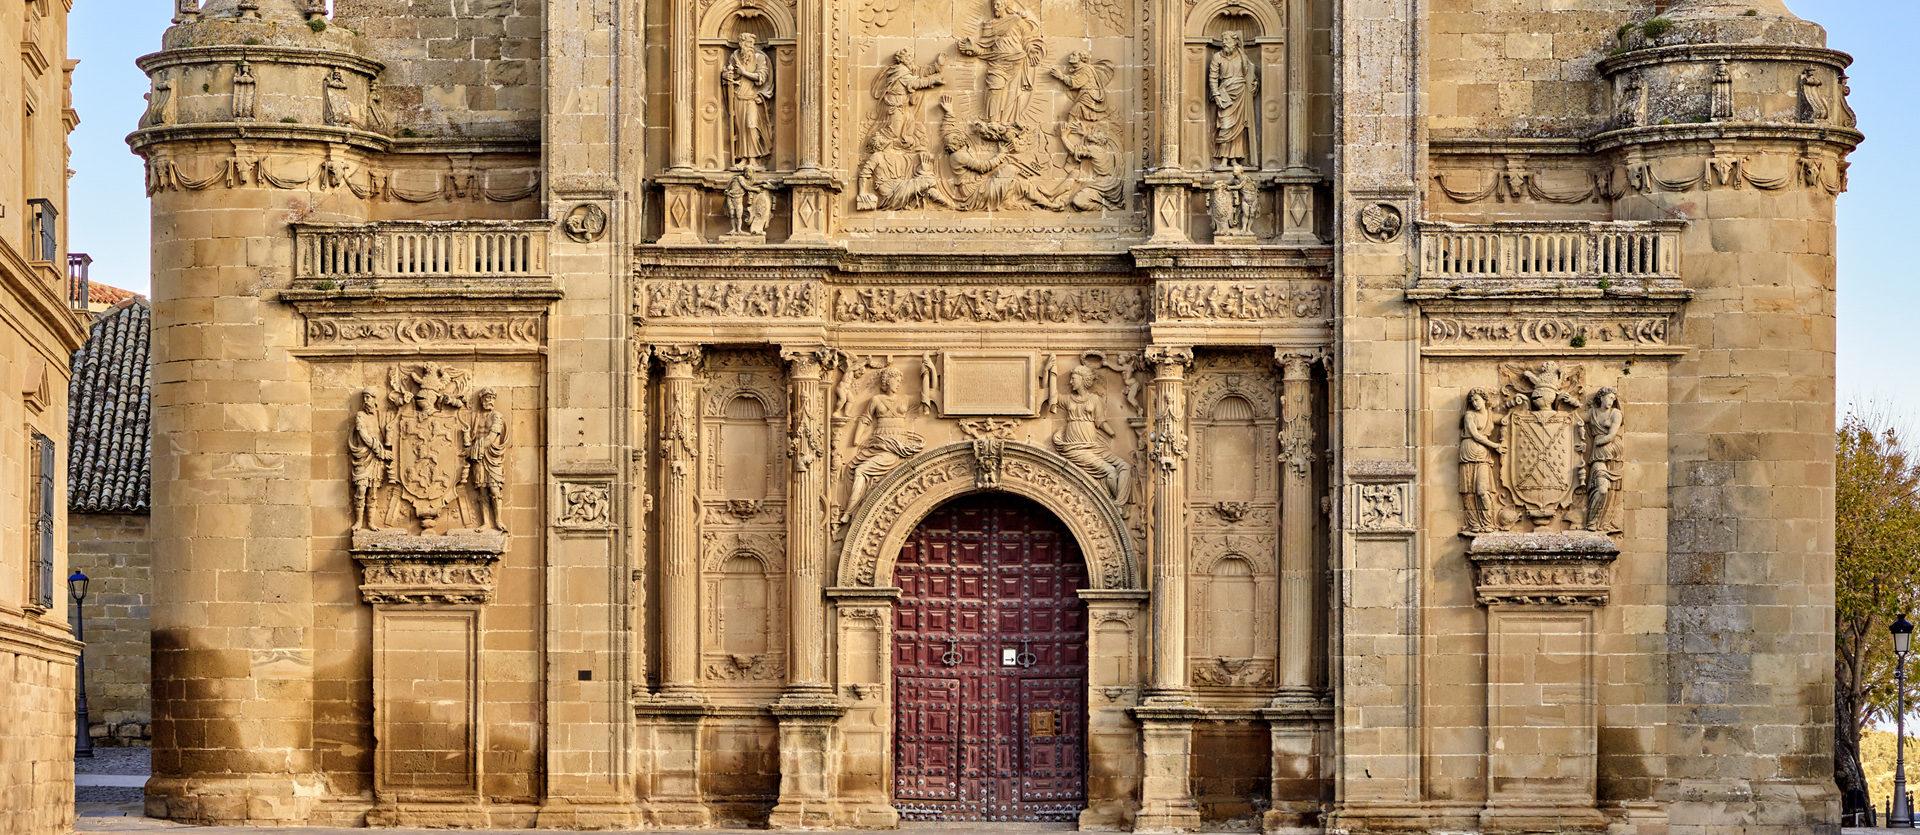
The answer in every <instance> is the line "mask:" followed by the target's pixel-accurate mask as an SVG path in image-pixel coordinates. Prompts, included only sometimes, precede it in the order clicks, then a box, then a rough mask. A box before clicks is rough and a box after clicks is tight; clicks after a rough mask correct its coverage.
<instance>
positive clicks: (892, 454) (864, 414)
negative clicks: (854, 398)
mask: <svg viewBox="0 0 1920 835" xmlns="http://www.w3.org/2000/svg"><path fill="white" fill-rule="evenodd" d="M900 383H901V375H900V369H897V368H883V369H881V370H880V378H879V380H878V385H879V388H880V391H879V393H877V394H875V395H874V396H873V397H872V398H871V399H869V400H868V401H867V405H866V407H865V408H863V409H861V410H860V416H859V417H858V418H857V419H856V423H855V426H854V430H853V431H854V434H855V435H856V436H858V434H859V433H860V427H861V426H870V427H871V429H870V430H869V431H868V432H867V437H866V440H864V441H862V442H861V443H860V452H859V453H857V454H855V455H854V456H853V461H852V467H853V489H852V490H851V491H850V492H849V493H848V494H847V510H848V514H849V515H850V514H851V513H852V510H853V508H856V507H859V506H860V499H862V498H864V497H865V496H866V494H867V488H868V487H870V486H872V485H873V482H876V481H879V480H880V479H882V478H885V477H886V475H887V473H890V472H893V468H895V467H898V466H900V462H902V461H905V460H907V459H909V458H912V457H913V456H915V455H918V454H920V450H921V449H924V448H925V446H926V443H925V441H923V440H921V438H920V436H919V435H916V434H914V433H913V432H911V431H908V428H907V417H908V415H911V414H912V413H913V408H914V403H913V402H912V401H910V400H908V399H907V396H906V395H905V394H904V393H903V392H901V391H900ZM847 518H848V516H847V515H843V516H842V517H841V521H843V522H844V521H846V520H847Z"/></svg>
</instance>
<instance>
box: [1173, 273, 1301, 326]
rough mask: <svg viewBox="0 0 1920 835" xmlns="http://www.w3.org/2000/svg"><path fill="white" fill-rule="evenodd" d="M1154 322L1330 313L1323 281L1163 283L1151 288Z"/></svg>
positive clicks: (1275, 317) (1293, 316)
mask: <svg viewBox="0 0 1920 835" xmlns="http://www.w3.org/2000/svg"><path fill="white" fill-rule="evenodd" d="M1153 292H1154V297H1153V317H1154V319H1155V320H1156V321H1176V320H1185V319H1200V320H1221V319H1228V320H1254V319H1307V320H1315V322H1316V324H1317V323H1318V322H1319V321H1323V320H1326V319H1327V318H1329V317H1331V316H1332V315H1333V308H1332V303H1331V299H1332V293H1333V289H1332V287H1330V286H1328V284H1327V283H1326V282H1322V281H1235V282H1193V283H1187V282H1181V283H1168V282H1162V283H1159V284H1157V285H1155V287H1154V288H1153Z"/></svg>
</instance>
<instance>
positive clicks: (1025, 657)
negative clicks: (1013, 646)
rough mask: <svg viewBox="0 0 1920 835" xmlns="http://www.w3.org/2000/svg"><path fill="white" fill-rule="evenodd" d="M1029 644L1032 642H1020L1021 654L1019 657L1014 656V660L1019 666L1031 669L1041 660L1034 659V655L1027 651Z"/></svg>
mask: <svg viewBox="0 0 1920 835" xmlns="http://www.w3.org/2000/svg"><path fill="white" fill-rule="evenodd" d="M1028 643H1030V642H1028V641H1021V642H1020V654H1019V655H1017V656H1014V659H1013V660H1014V663H1016V664H1019V665H1020V666H1022V667H1031V666H1033V665H1034V662H1036V661H1038V660H1039V659H1037V658H1034V656H1033V653H1031V652H1028V651H1027V644H1028Z"/></svg>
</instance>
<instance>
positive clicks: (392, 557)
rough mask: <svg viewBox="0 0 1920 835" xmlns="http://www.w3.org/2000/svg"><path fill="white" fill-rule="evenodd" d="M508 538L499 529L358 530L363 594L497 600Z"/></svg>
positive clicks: (410, 599)
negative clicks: (439, 532)
mask: <svg viewBox="0 0 1920 835" xmlns="http://www.w3.org/2000/svg"><path fill="white" fill-rule="evenodd" d="M506 549H507V539H506V537H505V536H503V535H501V534H497V533H474V534H458V535H453V536H416V535H411V534H401V533H393V532H382V531H356V532H354V535H353V559H354V562H356V563H359V565H360V599H361V600H364V601H366V602H368V603H386V604H415V605H419V604H449V603H451V604H482V603H489V602H492V600H493V590H494V580H495V576H494V575H495V572H494V567H495V566H496V565H497V564H498V563H499V562H500V555H501V554H503V553H505V552H506Z"/></svg>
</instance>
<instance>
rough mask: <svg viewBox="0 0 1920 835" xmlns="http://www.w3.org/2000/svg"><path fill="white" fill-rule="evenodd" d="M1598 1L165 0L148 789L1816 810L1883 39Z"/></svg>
mask: <svg viewBox="0 0 1920 835" xmlns="http://www.w3.org/2000/svg"><path fill="white" fill-rule="evenodd" d="M1572 6H1573V7H1572V8H1568V4H1566V3H1562V2H1555V3H1548V2H1546V1H1545V0H1523V2H1519V3H1510V4H1507V5H1506V6H1503V7H1502V9H1501V10H1498V11H1492V10H1488V9H1487V8H1486V6H1485V4H1479V3H1470V2H1467V0H1441V1H1440V2H1437V3H1431V4H1425V5H1420V4H1415V3H1412V2H1410V0H1391V1H1390V2H1365V3H1362V2H1350V1H1349V0H1303V2H1294V3H1269V2H1239V0H1220V2H1209V0H1199V2H1189V3H1184V4H1183V3H1178V2H1168V0H1141V2H1131V0H1087V1H1086V2H1077V3H1067V2H1038V1H1037V0H978V2H976V0H950V1H949V0H942V2H937V3H931V4H928V3H919V4H911V3H899V2H893V0H857V1H851V0H850V2H828V0H795V1H794V2H792V3H788V2H779V1H778V0H714V1H713V2H696V1H695V0H685V1H684V2H663V3H656V4H647V5H634V4H616V3H611V2H600V1H599V0H595V2H586V3H566V4H562V3H549V4H542V3H537V2H528V0H520V2H509V0H501V2H471V3H462V4H456V5H455V6H454V7H452V9H451V10H450V11H445V10H443V11H439V12H428V11H425V10H422V9H409V10H406V11H405V12H404V13H403V11H401V10H399V9H398V7H395V6H393V5H391V4H386V3H374V2H364V3H362V2H356V0H339V2H338V3H337V4H336V5H335V7H334V11H333V16H332V17H328V16H327V15H326V14H325V12H324V9H323V8H322V7H321V6H320V5H318V4H307V3H303V2H294V0H245V1H244V2H243V1H242V0H207V2H206V4H205V6H204V7H203V6H202V5H201V4H200V3H199V2H197V0H180V6H179V14H178V19H177V21H176V26H174V27H173V28H172V29H170V30H169V31H168V32H167V34H166V36H165V38H164V41H163V47H164V48H163V49H162V50H161V51H160V52H156V53H154V54H153V55H150V56H147V57H145V58H142V59H141V66H142V67H143V68H144V69H145V70H146V71H147V72H148V73H149V74H150V75H151V76H152V78H153V83H154V93H153V94H152V96H151V98H150V106H149V109H148V111H147V113H146V116H145V117H144V118H143V120H142V123H141V125H140V129H139V130H138V131H136V132H135V133H134V134H133V135H132V136H131V137H130V138H129V141H130V143H131V144H132V146H133V147H134V149H135V150H136V151H137V152H138V153H140V154H141V155H142V156H143V157H145V159H146V162H147V184H148V189H149V192H150V194H151V195H152V198H153V206H154V218H155V229H156V243H155V247H156V249H155V251H156V259H155V275H154V293H155V303H154V328H155V330H154V357H155V371H154V374H155V389H154V426H155V437H156V441H157V443H156V445H155V450H156V456H155V459H154V474H155V484H156V487H157V489H156V491H155V494H154V507H153V533H154V537H155V547H154V552H153V562H154V566H153V568H154V588H155V597H154V602H153V610H152V612H153V628H154V633H153V652H154V668H153V677H154V703H153V710H154V726H153V742H154V747H155V757H154V763H155V778H154V780H153V782H152V783H151V784H150V786H149V794H148V797H149V801H148V803H149V811H150V812H151V813H153V814H156V815H162V816H167V817H171V818H175V819H178V820H186V821H196V822H209V823H214V822H218V823H236V822H255V823H303V822H305V823H343V824H366V825H376V826H490V827H508V826H530V825H539V826H560V827H566V826H582V827H594V826H659V827H668V826H695V827H698V826H706V825H711V824H717V823H723V822H733V821H744V822H749V823H755V824H766V825H769V826H772V827H776V828H794V827H804V826H817V825H826V824H834V825H843V826H861V827H890V826H894V825H896V824H897V823H899V822H900V821H901V820H902V819H903V818H906V819H940V818H953V817H967V818H971V819H994V818H996V817H1010V816H1011V817H1024V818H1026V819H1047V820H1062V819H1064V820H1077V821H1078V822H1079V824H1080V825H1081V826H1082V827H1083V828H1107V829H1112V828H1120V829H1127V828H1131V829H1137V830H1178V829H1191V828H1196V827H1202V826H1214V825H1227V824H1237V823H1243V822H1250V823H1253V824H1256V825H1258V826H1260V827H1262V828H1264V829H1266V830H1268V831H1275V832H1306V831H1315V832H1318V831H1331V830H1342V831H1350V832H1392V831H1427V830H1446V831H1481V832H1599V831H1609V832H1614V833H1619V835H1654V833H1685V835H1707V834H1708V833H1729V834H1730V833H1735V832H1741V833H1754V832H1778V833H1788V832H1795V833H1798V832H1807V831H1831V830H1832V828H1833V827H1834V824H1835V821H1836V819H1837V816H1838V810H1837V800H1836V795H1835V793H1834V790H1833V786H1832V782H1831V777H1830V769H1829V767H1828V760H1829V759H1830V749H1829V746H1830V744H1831V742H1830V738H1831V723H1832V721H1833V717H1832V715H1831V708H1830V702H1831V699H1830V694H1829V690H1830V689H1831V688H1830V686H1828V685H1827V684H1822V682H1825V681H1827V678H1826V677H1827V676H1828V675H1830V673H1829V672H1828V669H1829V667H1830V664H1829V663H1828V661H1829V653H1830V647H1829V642H1828V638H1829V633H1828V630H1829V629H1830V626H1829V624H1830V623H1831V618H1832V612H1831V605H1832V604H1831V599H1832V577H1831V568H1830V565H1831V560H1830V558H1829V557H1830V554H1831V549H1832V544H1831V535H1830V533H1829V531H1830V529H1831V519H1830V513H1829V512H1828V511H1827V510H1825V508H1830V507H1831V501H1830V498H1831V478H1832V468H1831V431H1832V419H1833V415H1832V405H1833V391H1832V380H1833V366H1832V361H1833V322H1834V320H1833V293H1832V290H1833V276H1834V272H1833V254H1832V249H1833V232H1832V222H1833V200H1834V197H1835V195H1836V194H1837V193H1838V192H1839V191H1840V190H1841V189H1842V188H1843V187H1844V184H1845V170H1846V162H1845V159H1846V154H1847V152H1848V151H1850V150H1851V148H1852V147H1853V146H1854V144H1855V143H1857V142H1858V141H1859V140H1860V138H1861V137H1860V135H1859V134H1858V132H1857V131H1855V130H1854V125H1853V120H1852V114H1851V111H1850V110H1848V108H1847V105H1846V103H1845V100H1844V89H1845V77H1844V75H1843V72H1844V69H1845V67H1846V65H1847V63H1848V58H1847V57H1846V56H1845V55H1843V54H1841V53H1838V52H1833V51H1830V50H1828V49H1826V48H1825V36H1824V33H1823V32H1822V31H1821V30H1820V29H1819V28H1818V27H1817V26H1814V25H1812V24H1809V23H1806V22H1803V21H1800V20H1799V19H1797V18H1794V17H1793V16H1792V15H1791V14H1790V13H1788V12H1787V11H1786V9H1785V8H1784V7H1783V6H1781V5H1780V4H1779V3H1778V2H1777V0H1764V1H1763V2H1752V3H1742V4H1739V5H1738V6H1734V5H1731V4H1727V3H1721V2H1717V1H1716V0H1691V2H1673V3H1656V2H1652V0H1647V2H1639V0H1630V2H1611V3H1600V2H1592V3H1574V4H1572ZM1669 7H1670V8H1669ZM1543 21H1548V22H1543ZM543 55H545V56H554V57H561V56H564V58H565V60H543V59H542V58H541V56H543ZM983 494H984V495H987V496H995V495H999V496H1007V497H1017V501H1016V499H1014V498H1009V499H1008V503H1007V504H1004V505H1000V506H997V507H998V509H997V510H994V509H992V508H989V510H990V511H991V512H992V513H1000V514H1007V513H1014V511H1013V510H1011V509H1010V508H1015V507H1016V506H1017V507H1018V508H1023V509H1021V510H1019V511H1018V512H1017V513H1015V514H1014V515H1013V516H1005V515H1002V516H997V517H994V518H996V519H998V520H999V521H996V522H993V523H992V524H991V525H989V527H983V528H979V529H977V530H975V529H967V530H960V531H959V532H957V533H956V532H955V531H953V530H946V529H943V530H941V531H938V532H936V531H932V530H930V529H929V528H928V525H929V524H931V523H930V522H929V521H928V520H930V519H934V518H936V517H937V518H940V519H952V518H959V515H958V514H955V513H946V512H945V511H943V510H942V509H943V508H955V507H961V506H963V505H961V504H956V500H960V499H962V498H965V497H977V496H980V495H983ZM967 501H968V502H976V501H978V499H975V498H969V499H967ZM1028 503H1030V504H1028ZM964 506H965V507H969V508H971V507H975V505H974V504H965V505H964ZM984 512H985V511H983V513H984ZM1021 514H1024V515H1021ZM980 518H982V519H984V518H986V517H985V516H981V517H980ZM1008 520H1011V521H1008ZM941 524H949V523H948V522H942V523H941ZM952 524H961V523H960V522H953V523H952ZM967 524H973V523H972V522H968V523H967ZM980 524H983V525H986V524H988V523H986V522H980ZM993 526H1001V527H993ZM989 528H991V529H992V530H996V531H998V530H1002V528H1004V529H1006V530H1013V531H1016V532H1015V533H1011V534H1007V535H1006V536H1000V535H999V534H994V536H993V537H988V536H987V535H986V534H985V533H983V532H985V531H988V530H989ZM936 533H937V534H938V535H937V536H936V535H935V534H936ZM968 537H974V539H969V538H968ZM995 537H997V538H995ZM1058 537H1065V538H1066V539H1069V540H1071V543H1072V545H1073V547H1072V548H1065V547H1056V546H1055V545H1053V544H1050V543H1055V542H1056V541H1057V538H1058ZM946 542H961V543H968V542H978V543H981V544H980V545H979V546H978V549H973V546H971V545H963V546H958V550H956V551H953V552H952V556H951V558H950V559H949V558H948V557H945V556H938V555H934V556H930V554H935V551H930V550H928V549H936V550H937V549H938V548H946V547H947V546H946V545H940V544H939V543H946ZM1009 543H1019V544H1009ZM1017 548H1025V549H1028V550H1027V551H1023V552H1020V554H1024V556H1020V555H1017V554H1016V553H1015V552H1014V551H1011V550H1003V549H1017ZM909 552H911V555H912V560H910V561H909V560H907V559H906V558H905V556H904V555H907V554H908V553H909ZM938 553H939V554H946V553H948V552H946V551H939V552H938ZM1038 553H1045V554H1052V555H1054V556H1053V557H1048V559H1056V558H1064V557H1060V556H1059V555H1061V554H1079V555H1080V556H1079V557H1075V558H1074V559H1081V560H1083V561H1084V566H1081V568H1084V571H1083V572H1082V571H1078V570H1076V571H1073V572H1065V573H1059V574H1058V576H1073V577H1076V578H1081V579H1074V580H1072V583H1073V584H1074V586H1073V588H1072V589H1070V591H1072V594H1071V595H1069V596H1068V598H1070V599H1071V602H1069V603H1067V604H1058V600H1059V599H1061V598H1059V596H1058V595H1057V594H1056V593H1057V592H1058V591H1059V589H1058V588H1054V587H1048V588H1047V589H1036V588H1031V587H1015V586H1012V585H1006V586H1004V587H1002V586H996V585H994V584H993V580H992V578H994V577H996V576H1002V577H1003V578H1004V577H1010V576H1013V574H1012V573H1008V574H1005V575H996V574H993V573H992V572H988V573H985V574H977V575H975V574H968V573H967V571H968V570H970V569H971V568H977V567H979V566H983V565H984V566H991V565H995V564H996V563H995V562H994V561H995V560H1008V559H1016V558H1018V559H1024V560H1028V561H1029V562H1026V563H1022V565H1027V566H1031V565H1037V564H1039V563H1036V562H1032V561H1034V560H1041V559H1042V558H1041V557H1037V556H1032V555H1033V554H1038ZM909 565H910V566H911V567H912V568H911V571H909V570H908V569H907V568H903V567H902V566H909ZM930 565H943V566H946V568H942V569H941V570H942V571H948V570H951V571H952V572H954V573H953V574H952V579H951V582H952V585H943V584H944V583H947V582H948V580H946V579H938V578H935V579H931V580H929V579H927V577H928V576H931V575H928V574H927V572H928V571H930V570H931V569H929V568H928V566H930ZM1023 570H1024V569H1023ZM940 576H941V577H946V576H947V575H944V574H943V575H940ZM1020 576H1028V575H1024V574H1022V575H1020ZM1032 576H1041V575H1039V574H1035V575H1032ZM1046 576H1054V575H1046ZM968 577H972V578H973V579H967V578H968ZM983 578H984V579H983ZM1048 582H1052V581H1048ZM983 584H984V585H983ZM943 595H944V596H943ZM1042 599H1045V600H1049V601H1055V602H1054V603H1053V604H1049V605H1064V608H1058V609H1054V610H1048V611H1054V612H1055V613H1056V614H1055V615H1054V616H1055V617H1057V618H1059V620H1056V621H1052V622H1051V623H1052V624H1053V625H1052V626H1051V627H1048V626H1044V625H1040V624H1039V623H1038V622H1037V621H1031V620H1022V619H1021V618H1026V617H1028V615H1020V616H1019V617H1013V618H1010V619H1005V620H996V619H994V618H989V617H987V616H986V615H985V614H983V613H986V612H989V611H993V612H1000V611H1013V610H1011V609H1005V610H1003V609H1000V608H994V607H1001V606H1015V607H1016V608H1017V607H1019V606H1028V605H1029V604H1032V605H1035V606H1037V605H1039V604H1037V603H1035V601H1038V600H1042ZM941 600H946V601H949V602H950V603H951V604H952V608H950V609H940V608H939V607H938V606H936V605H935V604H936V603H937V602H938V601H941ZM941 605H946V604H941ZM969 607H973V608H969ZM1018 611H1021V612H1027V613H1029V614H1031V612H1032V611H1040V610H1039V609H1018ZM929 613H932V614H929ZM949 617H950V618H951V619H947V618H949ZM1063 634H1067V635H1072V636H1075V637H1074V639H1073V640H1074V643H1072V644H1071V646H1069V647H1068V648H1067V649H1056V648H1057V647H1059V646H1065V645H1062V644H1060V643H1059V636H1060V635H1063ZM1050 642H1051V643H1050ZM1050 647H1056V648H1050ZM1036 648H1038V650H1040V651H1044V652H1046V653H1048V656H1047V657H1046V658H1044V659H1042V658H1039V657H1038V656H1037V653H1036V651H1035V649H1036ZM1036 664H1038V665H1039V666H1040V668H1041V669H1047V670H1053V671H1055V672H1056V673H1057V674H1058V675H1060V676H1064V677H1063V678H1058V679H1054V680H1049V681H1039V680H1037V679H1033V678H1030V677H1029V678H1022V677H1021V674H1020V672H1019V671H1020V669H1023V668H1028V667H1032V666H1034V665H1036ZM942 669H946V670H950V671H951V673H952V675H951V676H947V677H943V676H946V674H945V673H942V672H941V671H942ZM1063 682H1064V683H1063ZM1002 687H1004V688H1008V689H1005V690H1001V689H997V688H1002ZM962 693H966V694H972V695H969V696H966V697H962V696H961V695H959V694H962ZM943 694H944V695H943ZM976 697H977V698H976ZM1003 704H1004V705H1006V707H1005V712H1002V713H993V714H991V715H988V714H986V713H983V712H980V711H984V710H985V709H986V708H984V707H979V706H981V705H1003ZM976 708H977V709H976ZM994 709H995V710H999V708H994ZM956 729H957V730H956ZM1035 740H1046V742H1044V743H1042V742H1036V741H1035ZM995 746H1003V747H995ZM988 750H992V751H1002V750H1006V751H1019V752H1024V753H1018V754H1015V755H1009V757H1008V758H1006V759H1002V760H996V761H995V762H994V764H991V765H987V766H978V767H974V766H970V767H969V768H972V771H970V772H968V773H967V775H966V776H961V775H960V774H959V771H957V770H954V769H957V768H958V767H957V766H955V763H959V762H962V761H965V762H969V763H974V762H977V761H976V760H974V759H966V758H977V757H979V756H982V754H981V753H980V752H983V751H988ZM996 756H998V755H996ZM955 758H959V759H955ZM1043 760H1044V761H1043ZM942 769H948V770H946V771H943V770H942ZM976 772H977V773H976ZM995 781H999V782H995ZM1039 785H1045V786H1049V787H1051V788H1045V789H1041V788H1035V787H1036V786H1039ZM995 798H1002V799H1006V798H1012V800H1010V801H1008V802H1007V804H1005V805H1001V806H995V805H994V804H995V802H996V801H995ZM1009 810H1014V811H1012V812H1010V811H1009ZM1015 812H1017V814H1015Z"/></svg>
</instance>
